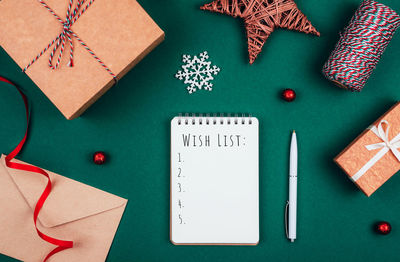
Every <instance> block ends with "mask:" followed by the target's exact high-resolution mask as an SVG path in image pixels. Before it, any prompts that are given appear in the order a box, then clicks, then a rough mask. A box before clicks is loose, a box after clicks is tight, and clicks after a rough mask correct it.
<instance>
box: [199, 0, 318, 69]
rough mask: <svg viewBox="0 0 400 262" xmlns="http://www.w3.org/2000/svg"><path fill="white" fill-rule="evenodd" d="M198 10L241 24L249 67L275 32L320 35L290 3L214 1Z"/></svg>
mask: <svg viewBox="0 0 400 262" xmlns="http://www.w3.org/2000/svg"><path fill="white" fill-rule="evenodd" d="M200 9H203V10H208V11H211V12H218V13H222V14H227V15H230V16H233V17H240V18H242V19H243V20H244V23H245V27H246V31H247V42H248V48H249V62H250V64H252V63H253V62H254V60H255V59H256V58H257V56H258V54H259V53H260V52H261V49H262V47H263V45H264V43H265V42H266V41H267V39H268V37H269V36H270V34H271V33H272V32H273V31H274V30H275V28H287V29H290V30H296V31H299V32H303V33H306V34H314V35H317V36H319V35H320V34H319V32H318V31H317V30H316V29H315V28H314V26H312V24H311V22H310V21H308V19H307V17H306V16H305V15H304V14H303V13H302V12H301V11H300V10H299V9H298V8H297V5H296V3H295V2H294V1H293V0H216V1H214V2H211V3H209V4H205V5H203V6H202V7H200Z"/></svg>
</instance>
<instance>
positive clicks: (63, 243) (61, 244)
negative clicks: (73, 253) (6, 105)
mask: <svg viewBox="0 0 400 262" xmlns="http://www.w3.org/2000/svg"><path fill="white" fill-rule="evenodd" d="M0 81H1V82H6V83H8V84H10V85H12V86H14V87H15V88H17V90H18V92H19V93H20V94H21V96H22V99H23V100H24V104H25V112H26V131H25V135H24V138H23V139H22V140H21V142H19V144H18V145H17V147H16V148H15V149H14V150H13V151H12V152H11V153H10V154H8V155H7V157H6V159H5V160H6V165H7V167H9V168H13V169H18V170H24V171H29V172H33V173H37V174H41V175H43V176H45V177H46V178H47V185H46V187H45V189H44V191H43V193H42V194H41V196H40V198H39V200H38V202H37V203H36V206H35V210H34V212H33V222H34V224H35V228H36V231H37V233H38V235H39V236H40V237H41V238H42V239H43V240H44V241H47V242H48V243H50V244H53V245H56V246H57V247H56V248H55V249H53V250H52V251H51V252H50V253H49V254H47V256H46V257H45V258H44V260H43V262H45V261H47V260H48V259H49V258H50V257H51V256H52V255H54V254H56V253H58V252H60V251H62V250H65V249H68V248H72V247H73V242H72V241H67V240H61V239H56V238H52V237H50V236H48V235H46V234H44V233H42V232H41V231H40V230H39V229H38V227H37V225H36V224H37V218H38V216H39V212H40V210H41V209H42V207H43V204H44V202H45V201H46V199H47V197H48V196H49V195H50V192H51V180H50V177H49V174H47V172H46V171H44V170H43V169H41V168H39V167H36V166H32V165H28V164H20V163H15V162H11V160H13V159H14V157H15V156H16V155H18V153H19V152H20V151H21V149H22V147H23V146H24V143H25V141H26V138H27V136H28V130H29V107H28V99H27V98H26V96H25V94H24V93H23V92H22V91H21V90H20V89H19V88H18V87H17V86H16V85H15V84H14V83H13V82H11V81H10V80H8V79H6V78H4V77H1V76H0Z"/></svg>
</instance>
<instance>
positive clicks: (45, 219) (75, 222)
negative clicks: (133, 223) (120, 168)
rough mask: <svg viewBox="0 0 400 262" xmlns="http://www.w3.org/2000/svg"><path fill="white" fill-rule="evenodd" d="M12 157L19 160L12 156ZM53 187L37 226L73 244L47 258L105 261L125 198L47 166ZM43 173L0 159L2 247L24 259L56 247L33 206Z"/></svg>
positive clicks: (33, 258)
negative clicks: (48, 239) (47, 237)
mask: <svg viewBox="0 0 400 262" xmlns="http://www.w3.org/2000/svg"><path fill="white" fill-rule="evenodd" d="M13 161H14V162H20V163H23V162H21V161H18V160H13ZM48 174H49V176H50V179H51V181H52V185H53V188H52V191H51V193H50V196H49V197H48V199H47V200H46V202H45V203H44V206H43V209H42V211H41V212H40V214H39V217H38V227H39V229H40V230H41V231H42V232H43V233H45V234H48V235H50V236H51V237H55V238H59V239H63V240H72V241H74V247H73V248H70V249H66V250H64V251H61V252H60V253H57V254H55V255H54V256H52V257H51V258H50V259H49V260H48V261H50V262H54V261H68V262H71V261H82V262H83V261H85V262H88V261H105V259H106V257H107V254H108V251H109V249H110V246H111V243H112V241H113V238H114V235H115V233H116V231H117V228H118V225H119V222H120V220H121V217H122V214H123V213H124V210H125V207H126V204H127V202H128V201H127V200H126V199H123V198H120V197H118V196H115V195H112V194H109V193H107V192H104V191H101V190H99V189H96V188H94V187H91V186H88V185H85V184H82V183H80V182H77V181H75V180H72V179H69V178H66V177H63V176H60V175H57V174H55V173H52V172H48ZM46 183H47V179H46V178H45V177H44V176H40V175H39V174H36V173H31V172H26V171H21V170H15V169H11V168H8V167H6V164H5V156H4V155H2V157H1V159H0V199H1V200H0V253H2V254H5V255H7V256H10V257H13V258H16V259H19V260H22V261H35V262H38V261H43V259H44V258H45V257H46V255H47V254H48V253H49V252H50V251H51V250H53V249H54V248H55V246H54V245H51V244H49V243H47V242H46V241H44V240H42V239H41V238H40V237H39V236H38V235H37V232H36V229H35V226H34V223H33V210H34V207H35V205H36V202H37V200H38V199H39V197H40V195H41V193H42V192H43V189H44V188H45V186H46Z"/></svg>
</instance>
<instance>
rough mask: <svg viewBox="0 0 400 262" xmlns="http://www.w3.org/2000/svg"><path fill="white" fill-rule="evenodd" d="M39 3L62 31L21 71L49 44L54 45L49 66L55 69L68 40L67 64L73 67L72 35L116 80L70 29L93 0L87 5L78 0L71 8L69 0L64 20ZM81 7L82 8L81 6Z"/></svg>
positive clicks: (45, 49)
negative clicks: (54, 60)
mask: <svg viewBox="0 0 400 262" xmlns="http://www.w3.org/2000/svg"><path fill="white" fill-rule="evenodd" d="M38 1H39V3H40V4H42V6H43V7H44V8H46V9H47V10H48V11H49V12H50V13H51V14H52V15H53V16H54V17H55V18H56V19H57V20H58V21H59V22H60V23H61V24H62V26H63V28H62V32H61V33H60V34H59V35H58V36H57V37H56V38H55V39H54V40H53V41H51V42H50V43H49V44H48V45H47V46H46V47H45V48H44V49H43V50H42V51H41V52H40V53H39V54H38V55H37V56H36V57H35V58H34V59H33V60H32V61H31V62H30V63H29V64H28V65H27V66H26V67H25V68H24V69H23V70H22V71H23V72H25V71H26V70H27V69H28V68H29V67H30V66H31V65H32V64H33V63H35V62H36V61H37V60H38V59H39V57H41V56H42V55H43V54H44V53H45V52H46V51H47V50H48V49H49V48H50V47H51V46H53V45H54V44H55V46H54V48H53V50H52V52H51V54H50V58H49V66H50V68H51V69H57V68H58V67H59V65H60V62H61V58H62V56H63V53H64V50H65V43H66V42H67V41H68V42H69V47H70V51H69V62H68V66H69V67H73V66H74V43H73V41H72V37H75V38H76V39H77V40H78V42H79V43H80V44H81V45H82V46H83V47H84V48H85V49H86V50H87V51H88V52H89V53H90V54H91V55H92V57H93V58H94V59H96V60H97V62H99V64H100V65H101V66H102V67H103V68H104V69H105V70H106V71H107V72H108V73H109V74H110V75H111V76H112V77H113V78H114V80H115V81H116V76H115V75H114V73H113V72H112V71H111V70H110V68H108V67H107V66H106V65H105V64H104V63H103V61H102V60H101V59H100V58H99V57H98V56H97V55H96V54H95V53H94V52H93V51H92V50H91V49H90V48H89V47H88V46H87V45H86V43H85V42H83V40H82V39H81V38H80V37H79V36H78V35H77V34H76V33H75V32H74V31H72V29H71V26H72V25H73V24H74V23H75V22H76V21H77V20H78V19H79V17H81V15H82V14H83V13H84V12H85V11H86V10H87V9H88V8H89V7H90V6H91V4H92V3H93V2H94V1H95V0H89V1H88V3H87V5H86V6H84V3H85V2H87V0H78V3H77V5H76V6H75V7H74V8H73V7H72V6H73V2H74V0H69V5H68V10H67V16H66V18H65V21H64V20H62V19H61V18H60V17H59V16H58V15H57V14H56V13H55V12H54V11H53V9H51V8H50V7H49V6H48V5H47V4H46V3H45V2H44V1H43V0H38ZM82 7H83V8H82ZM59 48H60V52H59V54H58V58H57V62H56V63H55V64H53V58H54V55H55V53H56V52H57V50H58V49H59Z"/></svg>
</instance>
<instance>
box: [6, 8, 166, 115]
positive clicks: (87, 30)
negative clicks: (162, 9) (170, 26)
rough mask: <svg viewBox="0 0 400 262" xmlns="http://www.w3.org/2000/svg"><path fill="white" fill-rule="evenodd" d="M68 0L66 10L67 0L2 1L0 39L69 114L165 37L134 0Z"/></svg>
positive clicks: (90, 101)
mask: <svg viewBox="0 0 400 262" xmlns="http://www.w3.org/2000/svg"><path fill="white" fill-rule="evenodd" d="M71 2H72V3H73V4H72V7H71V8H70V11H68V9H69V4H70V0H43V1H40V0H17V1H16V0H1V1H0V14H1V15H0V45H1V46H2V48H3V49H4V50H5V51H6V52H7V53H8V54H9V55H10V56H11V57H12V58H13V59H14V61H15V62H16V63H17V64H18V65H19V66H20V67H21V69H25V68H26V67H27V66H28V65H30V66H29V67H28V68H27V69H26V70H25V73H26V74H27V75H28V76H29V77H30V78H31V79H32V81H33V82H34V83H35V84H36V85H37V86H38V87H39V88H40V89H41V90H42V91H43V93H45V95H46V96H47V97H48V98H49V99H50V100H51V101H52V102H53V104H54V105H55V106H56V107H57V108H58V109H59V110H60V111H61V112H62V113H63V115H64V116H65V117H66V118H67V119H73V118H75V117H77V116H79V115H80V114H82V113H83V112H84V111H85V110H86V109H87V108H88V107H89V106H90V105H91V104H93V103H94V102H95V101H96V100H97V99H98V98H99V97H100V96H102V95H103V94H104V93H105V92H106V91H107V90H108V89H109V88H110V87H112V86H113V85H114V83H115V82H116V80H117V79H120V78H121V77H122V76H124V75H125V74H126V73H127V72H128V71H129V70H130V69H131V68H132V67H133V66H134V65H136V64H137V63H138V62H139V61H140V60H141V59H142V58H143V57H144V56H145V55H146V54H148V53H149V52H150V51H151V50H152V49H153V48H155V47H156V46H157V45H158V44H159V43H160V42H162V40H163V39H164V32H163V31H162V30H161V29H160V28H159V27H158V26H157V24H156V23H155V22H154V21H153V20H152V19H151V17H150V16H149V15H148V14H147V13H146V12H145V11H144V10H143V8H142V7H141V6H140V5H139V4H138V3H137V2H136V1H135V0H118V1H110V0H73V1H72V0H71ZM79 3H82V4H81V5H80V7H79V8H78V9H76V11H75V7H77V5H79ZM46 5H47V6H48V8H47V7H46ZM88 5H89V6H88ZM87 6H88V7H87ZM51 11H54V14H52V13H51ZM74 11H75V13H74ZM82 11H83V12H82ZM68 12H69V15H68ZM81 12H82V14H81V15H80V13H81ZM57 17H58V18H59V19H58V18H57ZM67 17H69V19H67ZM70 39H71V41H72V44H73V54H72V59H73V60H72V65H73V67H70V66H69V65H70V64H71V53H70V50H71V47H70V44H71V43H70ZM63 41H65V42H64V48H63V47H62V44H63ZM51 43H53V44H52V45H51V46H50V47H48V46H49V45H50V44H51ZM57 45H58V48H57V50H56V51H55V53H54V56H53V60H52V65H53V66H54V67H56V66H57V65H58V68H56V69H52V68H51V67H50V66H49V57H50V56H51V53H52V51H53V49H54V48H55V47H56V46H57ZM85 45H86V46H85ZM46 47H48V48H47V50H45V49H46ZM62 49H63V54H62V56H61V58H60V61H59V63H58V62H57V60H58V57H59V54H60V52H61V50H62ZM44 50H45V51H44ZM42 51H44V52H43V54H42V55H41V56H40V57H39V58H38V59H35V58H36V57H37V56H38V55H39V54H41V52H42ZM32 61H34V62H33V63H32Z"/></svg>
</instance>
